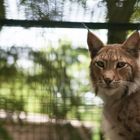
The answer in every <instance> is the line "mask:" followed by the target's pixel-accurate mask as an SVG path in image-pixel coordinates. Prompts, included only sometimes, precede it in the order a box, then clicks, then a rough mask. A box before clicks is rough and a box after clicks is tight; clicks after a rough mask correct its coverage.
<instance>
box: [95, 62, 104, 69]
mask: <svg viewBox="0 0 140 140" xmlns="http://www.w3.org/2000/svg"><path fill="white" fill-rule="evenodd" d="M95 65H96V66H97V67H100V68H104V62H103V61H96V62H95Z"/></svg>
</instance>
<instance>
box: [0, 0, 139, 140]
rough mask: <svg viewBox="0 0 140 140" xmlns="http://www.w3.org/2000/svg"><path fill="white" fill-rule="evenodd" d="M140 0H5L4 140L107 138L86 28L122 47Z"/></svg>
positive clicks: (1, 15) (0, 21) (0, 67)
mask: <svg viewBox="0 0 140 140" xmlns="http://www.w3.org/2000/svg"><path fill="white" fill-rule="evenodd" d="M139 17H140V3H139V0H75V1H74V0H1V1H0V140H19V139H20V140H25V139H26V140H102V139H103V137H102V133H101V130H100V123H101V116H102V115H101V114H102V104H103V102H102V100H101V99H100V98H99V97H97V96H95V94H94V92H93V90H92V87H91V84H90V77H89V63H90V56H89V53H88V47H87V44H86V38H87V29H86V28H85V27H84V25H83V23H84V24H85V25H86V26H87V27H88V28H89V29H90V30H91V31H93V32H94V33H95V34H96V35H97V36H99V37H100V38H101V40H102V41H103V42H104V43H121V42H122V41H124V40H125V38H126V36H127V35H128V34H129V33H130V32H132V31H134V30H138V29H139V28H140V24H139V20H140V18H139Z"/></svg>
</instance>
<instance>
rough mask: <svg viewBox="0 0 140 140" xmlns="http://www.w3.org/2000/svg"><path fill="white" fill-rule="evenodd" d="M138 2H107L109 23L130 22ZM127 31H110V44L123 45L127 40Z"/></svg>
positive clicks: (120, 0)
mask: <svg viewBox="0 0 140 140" xmlns="http://www.w3.org/2000/svg"><path fill="white" fill-rule="evenodd" d="M136 1H137V0H106V2H107V10H108V13H107V18H108V22H109V23H113V22H117V23H125V22H129V21H130V18H131V16H132V14H133V12H134V6H135V3H136ZM126 35H127V32H126V31H125V30H113V29H109V30H108V43H122V42H123V41H124V40H125V38H126Z"/></svg>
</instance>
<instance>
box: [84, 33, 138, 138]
mask: <svg viewBox="0 0 140 140" xmlns="http://www.w3.org/2000/svg"><path fill="white" fill-rule="evenodd" d="M87 43H88V47H89V52H90V56H91V63H90V77H91V81H92V85H93V88H94V89H95V93H96V95H97V96H100V97H101V98H102V99H103V101H104V107H103V120H102V128H103V133H104V134H105V137H107V138H109V139H110V140H140V55H139V52H140V51H139V49H140V36H139V33H138V32H134V33H133V34H132V35H131V36H130V37H129V38H128V39H126V41H124V43H122V44H111V45H104V44H103V43H102V41H101V40H100V39H99V38H98V37H97V36H95V35H94V34H93V33H91V32H90V31H89V32H88V38H87Z"/></svg>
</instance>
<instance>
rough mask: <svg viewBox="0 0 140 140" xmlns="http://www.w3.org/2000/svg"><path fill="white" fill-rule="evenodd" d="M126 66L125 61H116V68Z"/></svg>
mask: <svg viewBox="0 0 140 140" xmlns="http://www.w3.org/2000/svg"><path fill="white" fill-rule="evenodd" d="M126 66H127V63H125V62H118V63H117V66H116V68H124V67H126Z"/></svg>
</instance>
